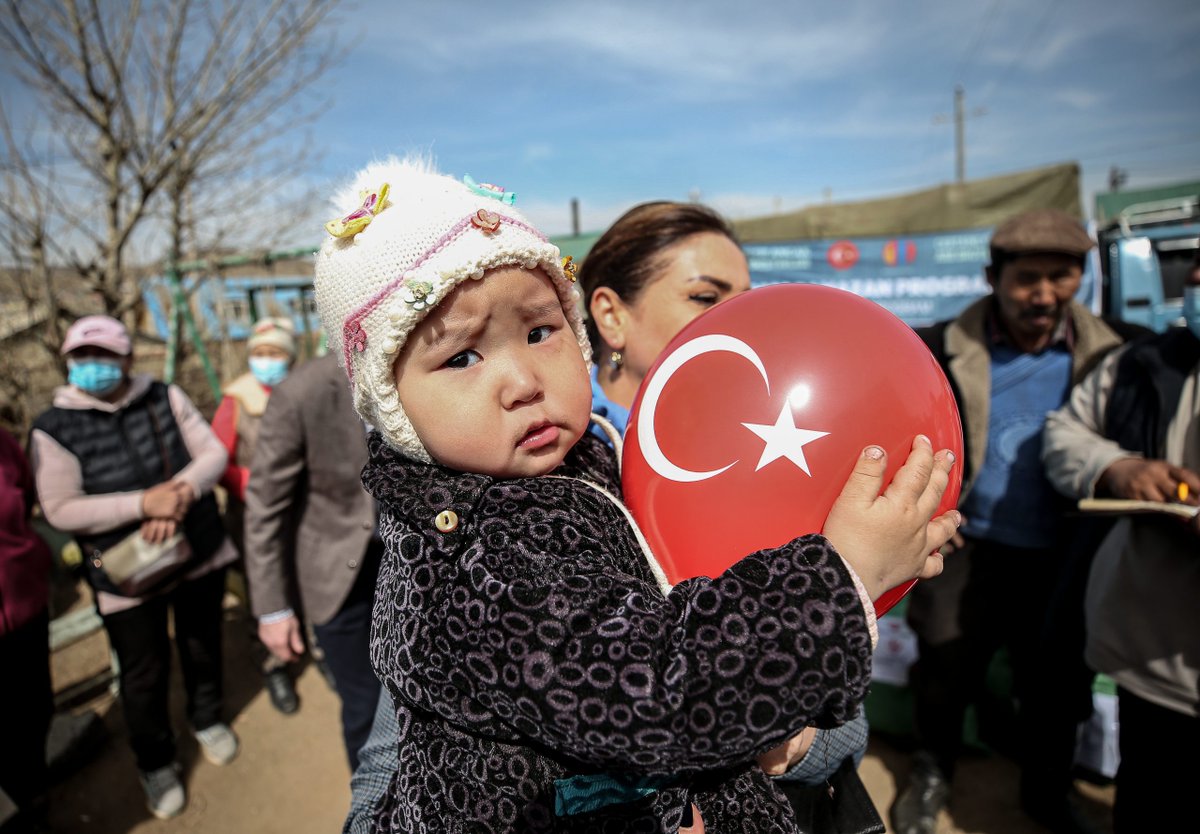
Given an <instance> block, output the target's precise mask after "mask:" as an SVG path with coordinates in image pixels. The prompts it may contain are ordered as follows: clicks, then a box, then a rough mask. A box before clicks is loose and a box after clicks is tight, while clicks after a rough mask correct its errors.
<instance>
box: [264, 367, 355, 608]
mask: <svg viewBox="0 0 1200 834" xmlns="http://www.w3.org/2000/svg"><path fill="white" fill-rule="evenodd" d="M366 462H367V442H366V432H365V429H364V427H363V422H362V420H360V419H359V417H358V415H357V414H356V413H355V411H354V406H353V404H352V403H351V399H350V388H349V384H348V383H347V381H346V375H345V372H343V371H342V369H341V368H340V367H339V366H338V364H337V359H336V358H335V357H334V356H333V355H329V356H324V357H321V358H320V359H315V360H313V361H311V362H307V363H305V364H303V365H301V366H299V367H298V368H296V369H295V370H294V371H292V373H291V374H289V375H288V377H287V379H285V380H284V381H283V382H282V383H280V384H279V385H278V386H276V387H275V388H274V389H273V390H272V393H271V398H270V401H269V402H268V403H267V408H266V411H265V412H264V413H263V417H262V423H261V424H260V426H259V432H258V440H257V443H256V445H255V450H254V457H253V460H252V462H251V465H250V482H249V484H248V486H247V487H246V577H247V579H248V580H249V584H250V603H251V608H252V610H253V612H254V614H255V616H259V617H261V616H263V615H266V614H272V613H275V612H277V611H282V610H284V609H287V608H293V609H295V608H297V607H302V608H303V611H304V614H305V616H306V618H307V619H308V620H310V621H311V622H312V623H314V624H316V625H322V624H324V623H326V622H328V621H329V620H330V619H331V618H332V617H333V616H334V615H335V614H336V613H337V612H338V610H339V609H340V608H341V606H342V603H343V602H344V601H345V599H346V596H347V594H349V593H350V589H351V587H352V586H353V585H354V580H355V578H356V577H357V576H358V572H359V570H360V569H361V567H362V559H363V554H364V553H365V552H366V549H367V545H368V543H369V542H370V540H371V536H372V533H373V531H374V529H375V505H374V501H373V500H372V499H371V497H370V496H369V495H367V493H366V491H365V490H364V489H363V486H362V481H361V480H360V475H361V472H362V468H363V466H364V465H365V464H366ZM293 588H296V589H298V591H299V599H295V598H294V597H295V592H294V591H293V590H292V589H293Z"/></svg>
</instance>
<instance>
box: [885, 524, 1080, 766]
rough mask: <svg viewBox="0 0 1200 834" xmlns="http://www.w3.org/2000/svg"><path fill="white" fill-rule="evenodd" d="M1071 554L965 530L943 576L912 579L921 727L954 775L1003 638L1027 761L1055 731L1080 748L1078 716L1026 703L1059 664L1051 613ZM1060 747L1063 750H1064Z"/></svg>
mask: <svg viewBox="0 0 1200 834" xmlns="http://www.w3.org/2000/svg"><path fill="white" fill-rule="evenodd" d="M1064 558H1065V557H1064V556H1063V554H1062V553H1061V552H1059V551H1058V550H1057V549H1053V548H1047V549H1024V548H1014V547H1009V546H1007V545H1001V544H997V543H994V542H989V541H985V540H972V539H968V540H967V544H966V546H965V547H963V548H962V549H961V550H958V551H956V552H955V553H953V554H951V555H949V556H947V557H946V561H945V570H944V571H943V573H942V574H941V575H940V576H938V577H936V578H935V579H931V580H929V581H926V582H918V583H917V585H916V586H915V587H914V588H913V591H912V594H911V596H910V598H909V606H908V621H909V624H910V625H911V626H912V628H913V630H914V631H915V632H916V634H917V648H918V657H917V662H916V664H914V666H913V669H912V681H911V685H912V690H913V697H914V704H915V714H914V722H915V729H916V733H917V740H918V743H919V744H920V746H921V747H922V749H924V750H925V751H927V752H929V753H931V754H932V755H933V757H934V758H935V759H936V761H937V763H938V766H939V767H940V768H941V769H942V771H943V772H944V773H945V774H946V775H947V776H953V774H954V766H955V762H956V760H957V758H958V755H959V752H960V749H961V747H962V735H963V718H964V716H965V714H966V710H967V707H968V706H969V705H970V704H971V703H973V702H975V701H977V700H978V699H979V696H980V695H981V694H983V692H984V689H985V685H986V676H987V671H988V667H989V666H990V665H991V662H992V659H993V656H994V655H995V654H996V651H997V650H998V649H1000V648H1001V647H1007V648H1008V650H1009V654H1010V657H1011V661H1012V671H1013V686H1014V691H1015V694H1016V696H1017V699H1018V702H1019V703H1020V704H1021V705H1022V709H1021V712H1020V714H1019V715H1018V721H1019V724H1018V727H1019V731H1020V732H1019V745H1020V749H1021V750H1022V752H1023V754H1024V753H1025V752H1026V751H1027V752H1028V753H1029V756H1028V761H1030V762H1033V761H1037V760H1038V756H1039V755H1041V754H1042V751H1043V745H1044V744H1046V743H1047V742H1048V741H1049V740H1050V738H1051V737H1053V738H1054V739H1055V740H1056V741H1055V742H1054V743H1055V745H1056V746H1057V747H1061V743H1062V738H1068V739H1069V741H1070V749H1069V750H1068V751H1067V755H1068V757H1069V756H1070V755H1071V754H1073V752H1074V732H1075V722H1074V721H1072V720H1070V719H1063V718H1062V716H1060V715H1056V714H1055V710H1054V709H1045V708H1037V709H1034V710H1032V712H1031V714H1030V716H1026V715H1025V713H1026V710H1025V709H1024V706H1025V705H1026V704H1027V703H1028V704H1030V705H1033V704H1037V703H1038V699H1039V698H1041V697H1043V696H1044V695H1045V694H1046V693H1047V691H1048V688H1047V686H1046V684H1047V682H1046V681H1042V680H1039V677H1038V674H1039V672H1042V671H1044V670H1045V669H1046V668H1047V667H1048V666H1052V665H1053V664H1049V663H1048V662H1047V660H1046V658H1045V650H1046V647H1047V644H1046V642H1045V633H1046V624H1047V616H1046V615H1047V612H1048V610H1049V607H1050V600H1051V598H1052V597H1053V595H1054V593H1055V590H1056V587H1057V582H1058V579H1059V577H1060V575H1061V573H1062V566H1063V563H1064ZM1039 706H1040V705H1039ZM1032 715H1037V716H1039V719H1045V720H1048V721H1049V722H1050V724H1051V727H1049V728H1047V727H1035V726H1031V725H1030V724H1029V720H1028V719H1029V717H1031V716H1032ZM1056 725H1062V726H1056ZM1064 728H1065V730H1064ZM1058 730H1064V732H1058ZM1055 755H1057V756H1059V757H1061V755H1062V751H1061V750H1059V752H1058V753H1057V754H1055ZM1023 758H1025V756H1024V755H1023ZM1070 764H1071V763H1070V759H1069V758H1068V760H1067V761H1066V763H1065V764H1061V763H1059V764H1058V765H1056V766H1055V769H1056V770H1062V771H1063V773H1065V774H1069V773H1070Z"/></svg>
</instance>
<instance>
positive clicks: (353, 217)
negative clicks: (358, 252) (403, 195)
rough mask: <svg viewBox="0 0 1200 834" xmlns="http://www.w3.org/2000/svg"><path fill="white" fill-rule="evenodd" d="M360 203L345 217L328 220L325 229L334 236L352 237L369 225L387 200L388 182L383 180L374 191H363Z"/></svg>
mask: <svg viewBox="0 0 1200 834" xmlns="http://www.w3.org/2000/svg"><path fill="white" fill-rule="evenodd" d="M359 196H360V197H362V205H361V206H359V207H358V208H356V209H355V210H354V211H352V212H350V213H349V214H347V215H346V216H345V217H340V218H338V219H337V220H330V221H329V222H328V223H326V224H325V231H327V232H329V234H331V235H333V236H334V237H353V236H354V235H356V234H358V233H359V232H361V231H362V230H363V229H365V228H367V226H369V225H370V223H371V221H372V220H374V219H375V215H377V214H379V212H381V211H383V209H384V207H385V204H386V202H387V196H388V184H387V183H386V182H385V183H384V184H383V185H381V186H380V187H379V188H378V189H376V190H374V191H363V192H361V193H360V194H359Z"/></svg>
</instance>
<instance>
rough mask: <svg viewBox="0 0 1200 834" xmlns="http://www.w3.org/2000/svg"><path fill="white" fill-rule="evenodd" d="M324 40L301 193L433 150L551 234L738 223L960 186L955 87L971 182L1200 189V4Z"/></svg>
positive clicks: (380, 4)
mask: <svg viewBox="0 0 1200 834" xmlns="http://www.w3.org/2000/svg"><path fill="white" fill-rule="evenodd" d="M247 2H255V0H247ZM326 31H327V33H328V35H329V36H330V37H331V38H332V39H333V42H335V43H336V44H337V45H338V46H339V47H340V48H341V49H343V50H344V53H345V58H344V60H343V61H342V63H341V65H340V66H338V67H337V68H336V69H335V70H333V71H331V72H329V73H328V74H327V75H326V77H324V78H323V79H322V80H321V81H320V82H319V83H317V84H314V85H313V88H312V90H311V91H309V92H308V93H307V94H306V98H305V101H306V102H308V103H310V104H314V106H316V107H318V108H319V117H318V119H317V121H316V122H315V123H314V124H312V125H311V126H307V127H303V128H296V129H295V130H294V131H285V132H284V133H281V134H280V135H279V137H278V141H279V142H280V143H285V144H291V145H295V144H297V143H301V142H309V141H312V142H313V143H314V146H315V147H316V148H317V149H318V150H319V159H318V160H317V162H316V164H315V165H314V167H313V168H312V169H311V170H310V171H309V172H308V173H307V175H306V176H305V177H304V178H303V179H305V180H307V181H308V182H307V183H306V184H309V185H313V186H315V187H316V188H317V189H318V191H319V192H321V193H332V191H333V190H334V188H335V187H336V186H337V185H338V184H340V183H341V182H343V181H344V180H345V179H347V178H349V176H350V175H351V174H352V173H353V172H354V171H355V170H357V169H358V168H360V167H362V166H363V165H364V164H366V163H367V162H368V161H370V160H371V159H373V158H376V157H381V156H385V155H387V154H390V153H398V154H403V153H405V152H410V151H416V152H421V153H425V154H428V155H431V156H433V157H434V159H435V160H436V162H437V163H438V165H439V167H440V168H441V169H442V170H444V171H446V172H447V173H451V174H454V175H462V174H464V173H470V174H471V175H472V176H474V177H475V178H476V179H477V180H481V181H485V182H494V183H497V184H499V185H502V186H505V187H506V188H508V189H510V190H513V191H516V192H517V194H518V197H519V199H518V206H519V207H520V208H522V209H523V210H524V211H525V213H526V214H527V215H529V216H530V217H531V218H532V219H533V220H534V221H535V222H536V223H538V224H539V225H541V226H542V227H543V228H544V229H545V230H546V231H547V232H549V233H551V234H560V233H565V232H568V231H569V230H570V213H569V205H570V201H571V199H572V198H578V199H579V201H580V206H581V214H582V226H583V229H584V230H585V231H588V230H600V229H603V228H604V227H605V226H606V225H607V224H608V223H609V222H611V221H612V220H613V219H615V218H616V217H617V216H618V215H619V214H620V213H621V212H622V211H624V210H625V209H627V208H629V207H630V206H632V205H634V204H636V203H638V202H641V201H644V200H650V199H681V200H682V199H688V198H689V197H693V196H698V197H699V199H701V200H702V201H704V202H706V203H709V204H710V205H713V206H714V207H716V208H717V209H719V210H721V211H722V212H724V213H726V214H727V215H728V216H730V217H733V218H742V217H751V216H757V215H762V214H769V213H771V212H773V211H778V210H783V211H786V210H792V209H797V208H801V207H803V206H805V205H810V204H813V203H818V202H821V201H823V200H826V199H832V200H834V201H845V200H858V199H866V198H870V197H875V196H885V195H891V194H896V193H901V192H904V191H910V190H916V189H921V188H927V187H931V186H934V185H937V184H940V183H944V182H948V181H950V180H952V179H953V176H954V133H953V127H952V124H951V123H950V121H949V120H948V117H949V116H950V114H951V112H952V109H953V90H954V86H955V84H962V85H963V87H964V89H965V91H966V109H967V112H968V114H969V119H968V121H967V126H966V148H967V154H966V169H967V176H968V178H976V177H984V176H990V175H994V174H1001V173H1007V172H1012V171H1017V170H1021V169H1025V168H1030V167H1036V166H1041V165H1047V164H1054V163H1059V162H1066V161H1072V160H1075V161H1078V162H1079V163H1080V164H1081V166H1082V169H1083V175H1084V176H1083V186H1084V187H1083V197H1084V200H1085V205H1086V206H1087V207H1088V208H1089V210H1090V205H1091V197H1092V193H1093V192H1094V191H1096V190H1105V188H1106V185H1105V183H1106V180H1107V176H1108V170H1109V167H1110V166H1111V165H1119V166H1120V167H1121V168H1123V169H1125V170H1126V171H1127V172H1128V176H1129V179H1128V183H1127V186H1128V187H1131V188H1135V187H1140V186H1147V185H1153V184H1159V183H1164V182H1176V181H1182V180H1200V2H1196V0H1139V2H1136V3H1135V2H1124V3H1114V2H1111V0H1089V2H1085V1H1084V0H909V1H908V2H898V1H897V2H886V1H885V0H876V1H875V2H865V1H864V0H843V1H842V2H837V3H830V2H822V3H817V2H812V0H786V1H785V0H770V1H769V2H753V0H743V2H740V3H738V2H728V0H726V2H714V0H691V1H690V2H686V3H685V2H678V0H659V2H654V0H616V2H607V1H606V0H593V2H575V0H557V2H533V0H508V1H507V2H491V3H489V2H486V1H485V0H476V2H471V3H465V2H454V0H426V1H425V2H413V1H412V0H345V4H344V6H343V7H342V9H341V10H340V12H339V13H338V14H337V15H336V17H335V19H334V21H333V22H332V23H331V24H330V25H329V26H327V27H326ZM4 63H5V62H3V61H0V85H2V86H0V92H3V93H4V95H5V103H6V107H8V108H9V110H10V115H11V116H14V118H15V120H16V123H18V124H19V123H20V121H21V119H22V117H23V112H22V111H23V106H27V105H28V102H27V100H22V97H20V96H17V95H16V94H15V93H16V87H15V86H14V82H13V78H12V76H11V74H10V73H9V71H8V70H6V69H4V68H3V67H2V65H3V64H4ZM938 117H941V119H940V120H939V119H938ZM319 237H320V236H319V235H313V239H314V240H319ZM306 239H307V238H306Z"/></svg>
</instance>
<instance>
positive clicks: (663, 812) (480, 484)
mask: <svg viewBox="0 0 1200 834" xmlns="http://www.w3.org/2000/svg"><path fill="white" fill-rule="evenodd" d="M512 202H513V200H512V195H511V194H509V193H507V192H505V191H503V190H502V189H499V188H496V187H494V186H489V185H480V184H478V183H476V182H475V181H474V180H471V179H470V178H469V177H468V178H465V179H464V181H463V182H459V181H457V180H454V179H452V178H450V177H446V176H442V175H439V174H436V173H434V172H433V171H431V170H429V169H428V167H427V166H426V165H425V164H424V163H421V162H414V161H411V160H405V161H402V162H400V161H396V160H390V161H388V162H385V163H381V164H376V165H373V166H371V167H368V168H367V169H366V170H365V171H363V172H362V173H361V174H360V175H359V176H358V177H357V179H356V182H355V184H354V186H353V187H352V188H351V189H350V190H348V191H347V192H346V193H345V194H343V195H342V196H341V198H340V199H339V201H338V205H339V209H340V210H341V211H343V212H345V214H344V216H343V217H341V218H340V219H338V220H335V221H332V222H331V223H329V224H328V225H327V228H328V229H329V231H330V233H331V234H332V235H334V237H332V238H331V239H330V240H328V241H327V242H326V243H325V245H324V246H323V247H322V249H321V252H320V253H319V255H318V256H317V264H316V291H317V305H318V308H319V311H320V314H321V319H322V322H323V324H324V326H325V329H326V332H327V333H328V334H329V340H330V345H331V347H332V349H334V350H336V351H338V352H339V355H340V356H341V357H342V359H343V362H344V363H345V366H346V371H347V374H348V376H349V377H350V382H351V386H352V388H353V393H354V402H355V406H356V407H357V409H358V411H359V413H360V414H361V415H362V417H363V419H364V420H366V421H367V422H368V423H370V424H371V425H372V426H373V427H374V429H375V431H374V432H373V433H372V435H371V438H370V440H369V447H370V462H369V463H368V465H367V467H366V469H365V470H364V473H363V481H364V483H365V484H366V487H367V489H368V490H369V491H370V492H371V494H372V495H374V496H375V498H376V499H378V501H379V505H380V531H381V534H382V537H383V540H384V543H385V545H386V555H385V557H384V561H383V564H382V566H381V568H380V573H379V580H378V584H377V588H376V595H375V606H374V614H373V617H374V621H373V628H372V637H371V658H372V662H373V664H374V667H375V670H376V672H377V673H378V674H379V677H380V678H381V680H382V681H383V683H384V685H385V686H386V687H387V688H388V690H389V692H390V693H391V695H392V697H393V698H394V701H395V706H396V711H397V717H398V723H399V726H400V733H399V741H398V761H399V768H398V771H397V773H396V774H395V775H394V776H393V777H392V780H391V784H390V785H389V787H388V790H387V793H386V795H385V796H384V798H383V799H382V800H381V801H380V803H379V804H378V806H377V808H376V817H375V824H376V829H377V830H379V831H389V832H390V831H397V832H435V831H453V832H459V831H471V832H476V831H479V832H502V831H536V832H551V831H553V832H568V831H569V832H584V831H595V832H602V831H603V832H625V831H631V832H635V831H636V832H674V831H676V830H678V829H679V827H680V825H681V824H687V823H688V821H689V820H690V821H691V822H693V823H694V824H695V825H696V826H697V828H699V827H700V825H701V824H703V827H704V828H705V829H707V830H708V831H710V832H712V831H721V832H726V831H745V832H756V834H765V833H766V832H791V831H794V830H795V823H794V821H793V818H792V816H791V811H790V809H789V808H788V806H787V802H786V800H785V799H784V798H783V796H782V795H781V794H780V793H779V792H778V791H777V790H776V789H775V787H774V786H773V785H772V783H771V780H770V778H769V777H768V776H766V774H764V773H763V771H762V769H761V768H760V767H759V766H758V764H757V763H756V761H755V759H756V757H757V756H758V755H760V754H762V753H764V752H766V751H768V750H770V749H772V748H776V747H778V746H780V745H782V744H784V743H785V742H787V741H788V740H789V739H790V738H792V737H794V736H796V735H797V734H798V733H800V732H801V730H802V729H803V728H804V727H805V726H806V725H810V724H811V725H815V726H818V727H832V726H837V725H838V724H841V723H843V722H845V721H846V720H848V719H849V718H851V717H853V716H854V714H855V712H856V710H857V709H858V708H859V705H860V704H861V702H862V699H863V697H864V695H865V693H866V688H867V684H868V682H869V676H870V661H871V650H872V646H873V641H874V637H873V635H874V625H875V623H874V611H873V608H872V605H871V599H873V598H875V597H877V596H879V595H880V594H881V593H883V591H884V590H886V589H887V588H889V587H891V586H893V585H896V584H898V583H899V582H901V581H904V580H906V579H909V578H912V577H915V576H925V577H928V576H933V575H935V574H936V573H937V572H939V571H940V564H941V562H940V556H938V555H937V554H936V553H934V555H933V556H928V555H927V554H930V553H931V552H933V551H936V549H937V547H939V546H940V545H941V544H943V543H944V542H945V541H946V540H947V539H948V538H949V537H950V535H951V533H952V532H953V530H954V529H955V527H956V525H957V522H958V516H957V514H956V513H953V512H952V513H949V514H947V515H946V516H943V517H941V518H938V519H934V520H933V521H930V517H931V515H932V513H933V511H934V508H935V507H936V506H937V503H938V501H939V500H940V497H941V494H942V492H943V491H944V489H945V485H946V483H947V479H948V478H947V473H948V470H949V468H950V466H951V464H952V462H953V458H952V456H950V455H949V453H948V452H944V451H943V452H940V453H938V454H937V455H935V454H934V452H933V449H932V448H931V447H930V445H929V442H928V441H927V440H926V439H924V438H918V439H917V440H916V441H915V442H914V444H913V452H912V454H911V456H910V458H909V461H908V463H907V464H906V465H905V466H904V467H903V468H902V469H901V470H900V472H899V473H898V474H897V476H896V477H895V479H894V480H893V483H892V485H891V486H890V487H889V488H888V489H887V491H886V492H884V493H883V494H882V495H880V491H881V488H882V475H883V471H884V468H885V461H884V459H883V452H882V450H881V449H879V448H878V447H868V448H867V449H866V450H865V451H864V453H863V456H862V457H861V459H860V460H859V462H858V465H857V467H856V471H855V474H854V475H852V476H851V478H850V481H849V482H848V483H847V486H846V489H845V491H844V493H843V495H842V497H841V498H840V499H839V501H838V503H837V504H836V505H835V507H834V509H833V511H832V512H831V513H830V516H829V519H828V521H827V524H826V528H825V535H817V534H813V535H806V536H801V537H799V538H796V539H794V540H792V541H790V542H788V543H786V544H784V545H782V546H780V547H777V548H772V549H768V550H763V551H760V552H758V553H753V554H750V555H748V556H746V557H745V558H743V559H742V560H741V561H739V562H738V563H737V564H735V565H734V566H733V567H731V568H729V570H727V571H725V572H724V573H722V574H721V575H720V576H717V577H715V578H707V577H699V578H695V579H690V580H687V581H686V582H682V583H680V584H679V585H677V586H675V587H673V588H672V587H671V586H670V585H669V584H668V583H667V581H666V579H665V577H664V575H663V572H662V570H661V569H660V568H659V566H658V564H657V562H656V561H655V560H654V556H653V554H652V553H650V551H649V549H648V548H647V546H646V544H645V541H644V539H643V538H642V536H641V534H640V533H639V531H638V529H637V526H636V524H635V523H634V521H633V519H632V517H631V516H630V514H629V512H628V510H627V509H626V508H625V507H624V505H623V504H622V503H621V498H620V495H621V492H620V477H619V473H618V468H617V466H618V460H619V457H620V451H619V450H620V441H619V438H617V437H615V432H614V433H613V435H614V436H613V439H614V441H615V443H616V444H617V451H616V452H615V453H614V450H613V449H612V448H610V447H609V446H608V445H607V444H605V443H604V442H603V441H602V440H600V439H598V438H597V437H596V436H595V435H593V434H591V433H589V431H588V427H589V422H590V418H589V411H590V408H589V406H590V400H591V388H590V377H589V369H588V362H589V354H590V351H589V348H588V339H587V334H586V332H585V330H584V327H583V322H582V319H581V313H580V304H579V301H578V295H577V293H576V291H575V288H574V285H573V280H574V275H573V270H571V269H570V265H569V264H568V265H567V266H566V268H564V264H563V263H562V261H561V260H560V258H559V252H558V250H557V248H556V247H554V246H553V245H551V244H550V243H548V242H547V241H546V239H545V237H544V236H543V235H541V234H540V233H539V232H538V231H537V230H536V229H535V228H533V227H532V226H531V225H530V224H529V223H528V222H527V221H526V220H525V219H524V218H523V217H522V216H521V214H520V213H518V212H517V211H516V210H515V209H514V208H513V207H512ZM735 523H737V522H735ZM835 543H836V550H835V547H834V544H835ZM696 811H698V813H699V817H700V819H695V812H696Z"/></svg>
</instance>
